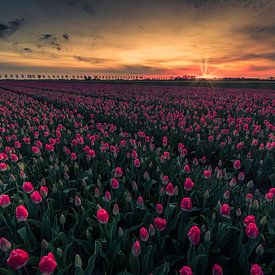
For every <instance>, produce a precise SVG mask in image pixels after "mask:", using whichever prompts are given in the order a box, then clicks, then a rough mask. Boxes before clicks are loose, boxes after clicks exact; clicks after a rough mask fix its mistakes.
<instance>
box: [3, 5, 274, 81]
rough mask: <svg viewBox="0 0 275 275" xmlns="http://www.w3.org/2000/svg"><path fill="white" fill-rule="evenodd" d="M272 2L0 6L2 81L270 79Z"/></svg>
mask: <svg viewBox="0 0 275 275" xmlns="http://www.w3.org/2000/svg"><path fill="white" fill-rule="evenodd" d="M274 45H275V0H167V1H164V0H24V1H23V0H2V1H0V74H2V75H3V74H5V73H13V74H16V73H18V74H21V73H25V74H27V73H34V74H37V73H43V74H69V75H73V74H75V75H77V74H79V75H81V74H82V75H83V74H96V75H146V76H177V75H178V76H182V75H196V76H206V77H208V76H211V77H268V76H275V47H274Z"/></svg>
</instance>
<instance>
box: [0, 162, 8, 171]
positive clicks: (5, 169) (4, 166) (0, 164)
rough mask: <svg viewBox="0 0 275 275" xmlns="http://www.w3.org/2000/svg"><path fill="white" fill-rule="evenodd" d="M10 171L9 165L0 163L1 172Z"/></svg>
mask: <svg viewBox="0 0 275 275" xmlns="http://www.w3.org/2000/svg"><path fill="white" fill-rule="evenodd" d="M7 169H8V165H7V164H6V163H5V162H0V172H5V171H7Z"/></svg>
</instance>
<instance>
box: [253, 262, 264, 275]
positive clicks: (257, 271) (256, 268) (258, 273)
mask: <svg viewBox="0 0 275 275" xmlns="http://www.w3.org/2000/svg"><path fill="white" fill-rule="evenodd" d="M250 275H264V273H263V271H262V269H261V267H260V266H259V265H258V264H254V265H252V267H251V269H250Z"/></svg>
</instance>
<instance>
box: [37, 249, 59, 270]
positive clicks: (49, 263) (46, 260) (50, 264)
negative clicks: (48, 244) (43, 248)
mask: <svg viewBox="0 0 275 275" xmlns="http://www.w3.org/2000/svg"><path fill="white" fill-rule="evenodd" d="M56 267H57V263H56V261H55V258H54V255H53V253H51V252H50V253H48V255H47V256H43V257H42V258H41V259H40V261H39V270H40V272H41V273H42V274H47V275H49V274H52V273H53V272H54V270H55V269H56Z"/></svg>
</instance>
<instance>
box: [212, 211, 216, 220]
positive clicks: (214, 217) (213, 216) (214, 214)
mask: <svg viewBox="0 0 275 275" xmlns="http://www.w3.org/2000/svg"><path fill="white" fill-rule="evenodd" d="M216 217H217V215H216V213H215V212H213V214H212V220H216Z"/></svg>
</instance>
